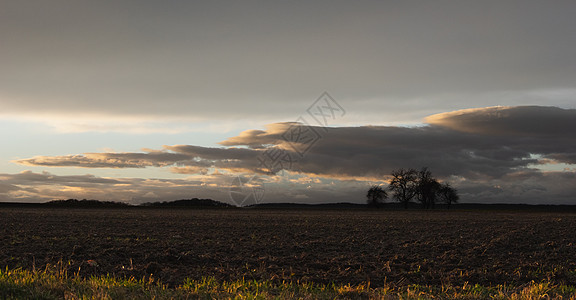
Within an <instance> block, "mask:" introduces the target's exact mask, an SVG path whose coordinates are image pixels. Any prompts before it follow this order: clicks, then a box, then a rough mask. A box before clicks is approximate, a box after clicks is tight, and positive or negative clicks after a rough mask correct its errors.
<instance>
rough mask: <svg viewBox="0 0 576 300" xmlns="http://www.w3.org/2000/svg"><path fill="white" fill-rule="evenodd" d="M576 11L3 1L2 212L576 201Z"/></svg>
mask: <svg viewBox="0 0 576 300" xmlns="http://www.w3.org/2000/svg"><path fill="white" fill-rule="evenodd" d="M575 13H576V2H574V1H561V0H553V1H532V0H521V1H520V0H518V1H511V0H498V1H492V0H486V1H466V0H451V1H442V0H439V1H410V0H408V1H388V0H385V1H354V2H351V1H291V2H280V1H176V0H166V1H147V0H138V1H129V0H125V1H107V0H104V1H77V0H75V1H72V0H70V1H64V0H53V1H29V0H19V1H6V0H0V41H1V43H0V66H1V67H0V107H1V109H0V139H1V140H2V141H3V142H2V147H0V201H11V202H44V201H50V200H54V199H68V198H76V199H84V198H86V199H99V200H105V201H123V202H128V203H133V204H138V203H143V202H152V201H170V200H177V199H189V198H211V199H215V200H218V201H222V202H227V203H231V204H236V205H248V204H253V203H255V202H299V203H326V202H357V203H363V202H365V201H366V199H365V194H366V191H367V190H368V188H369V187H370V186H371V185H374V184H378V185H382V186H386V182H387V180H388V179H389V174H390V172H391V171H392V170H394V169H398V168H416V169H420V168H422V167H429V168H430V170H431V171H432V173H433V174H434V175H435V176H436V177H437V178H438V180H440V181H442V182H449V183H450V184H452V185H453V186H454V187H455V188H457V189H458V191H459V193H460V197H461V201H462V202H478V203H530V204H536V203H538V204H576V197H575V196H574V195H576V168H575V165H574V164H576V135H575V134H574V131H573V130H574V129H573V128H576V126H575V125H576V110H575V109H576V87H575V83H576V59H574V55H575V53H576V34H574V28H576V18H574V17H573V16H574V14H575Z"/></svg>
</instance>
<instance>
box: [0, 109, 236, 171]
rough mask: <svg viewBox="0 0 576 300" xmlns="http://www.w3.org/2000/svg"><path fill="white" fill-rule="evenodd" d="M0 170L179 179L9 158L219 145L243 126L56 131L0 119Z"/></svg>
mask: <svg viewBox="0 0 576 300" xmlns="http://www.w3.org/2000/svg"><path fill="white" fill-rule="evenodd" d="M0 128H1V131H0V139H2V140H3V141H4V142H3V143H2V144H3V146H2V147H0V173H18V172H21V171H24V170H30V171H33V172H42V171H47V172H50V173H53V174H57V175H77V174H93V175H97V176H107V177H109V176H114V177H116V176H118V177H145V178H146V177H148V178H150V177H162V178H166V177H169V178H182V177H183V176H182V175H177V174H172V173H170V172H169V171H168V169H164V168H144V169H81V168H47V167H32V166H24V165H19V164H15V163H13V162H11V161H12V160H17V159H23V158H31V157H34V156H61V155H70V154H72V155H76V154H81V153H88V152H142V148H149V149H155V150H161V149H162V146H163V145H178V144H185V145H188V144H190V145H198V146H206V147H221V146H220V145H218V144H217V143H218V142H220V141H223V140H225V139H226V138H228V137H232V136H236V135H238V134H239V133H240V131H242V129H234V130H228V131H222V130H202V129H201V128H199V129H198V130H194V131H192V130H191V131H188V132H178V133H159V132H153V133H139V134H135V133H123V132H59V131H57V130H55V129H54V128H53V127H50V126H47V125H46V124H43V123H38V122H22V121H13V120H1V119H0Z"/></svg>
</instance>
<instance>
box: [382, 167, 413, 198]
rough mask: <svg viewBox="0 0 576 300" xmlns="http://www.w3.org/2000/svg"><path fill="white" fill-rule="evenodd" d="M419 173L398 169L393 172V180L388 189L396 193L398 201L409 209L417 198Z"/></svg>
mask: <svg viewBox="0 0 576 300" xmlns="http://www.w3.org/2000/svg"><path fill="white" fill-rule="evenodd" d="M417 174H418V172H417V171H416V170H414V169H398V170H393V171H392V174H391V175H392V180H390V185H389V186H388V189H389V190H390V191H392V192H393V193H394V198H395V199H396V201H398V202H400V203H402V204H404V208H408V203H410V201H412V199H413V198H414V197H415V196H416V178H417Z"/></svg>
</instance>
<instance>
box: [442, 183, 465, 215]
mask: <svg viewBox="0 0 576 300" xmlns="http://www.w3.org/2000/svg"><path fill="white" fill-rule="evenodd" d="M438 194H439V195H440V200H442V202H444V203H446V204H448V209H450V205H451V204H452V203H458V200H460V196H458V191H457V190H456V189H455V188H453V187H452V186H450V184H449V183H448V182H446V183H444V184H442V186H441V187H440V191H439V193H438Z"/></svg>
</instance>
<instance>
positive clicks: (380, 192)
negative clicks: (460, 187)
mask: <svg viewBox="0 0 576 300" xmlns="http://www.w3.org/2000/svg"><path fill="white" fill-rule="evenodd" d="M390 175H391V176H392V179H390V182H389V184H388V188H387V190H388V191H390V192H391V193H392V197H393V198H394V199H395V200H396V201H397V202H399V203H401V204H402V205H404V208H408V204H409V203H410V202H413V201H416V202H419V203H420V204H422V207H423V208H426V209H429V208H434V206H435V205H436V204H437V203H443V204H447V205H448V208H450V205H451V204H452V203H457V202H458V200H459V198H460V197H459V196H458V191H457V190H456V189H455V188H453V187H452V186H451V185H450V184H449V183H447V182H445V183H440V182H438V180H437V179H436V178H434V177H433V176H432V172H430V170H428V168H423V169H422V170H420V171H417V170H415V169H398V170H393V171H392V173H391V174H390ZM366 198H367V199H368V205H370V206H374V207H380V206H381V205H382V204H384V202H385V200H386V199H387V198H388V192H387V191H386V189H383V188H382V187H381V186H378V185H374V186H372V187H370V189H369V190H368V193H367V194H366Z"/></svg>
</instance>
